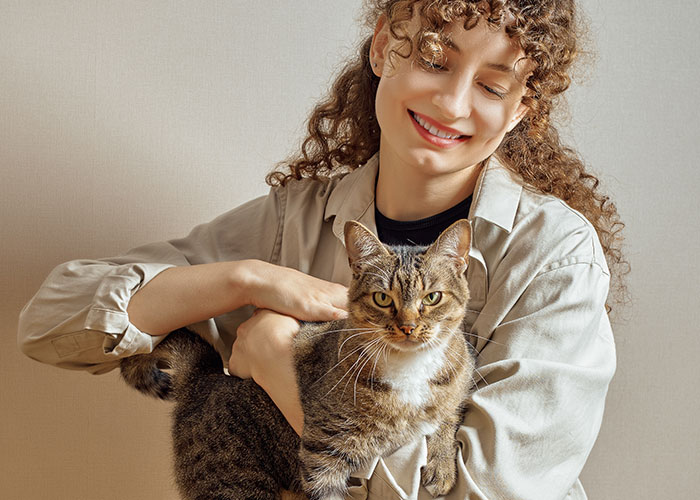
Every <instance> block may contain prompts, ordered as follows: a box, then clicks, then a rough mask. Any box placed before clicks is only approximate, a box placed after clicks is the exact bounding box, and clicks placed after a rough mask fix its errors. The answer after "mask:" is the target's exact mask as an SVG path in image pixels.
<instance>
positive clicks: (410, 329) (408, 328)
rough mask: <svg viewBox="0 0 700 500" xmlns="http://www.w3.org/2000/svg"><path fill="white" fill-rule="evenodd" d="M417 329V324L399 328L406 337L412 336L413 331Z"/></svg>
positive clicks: (405, 324)
mask: <svg viewBox="0 0 700 500" xmlns="http://www.w3.org/2000/svg"><path fill="white" fill-rule="evenodd" d="M415 329H416V324H415V323H404V324H403V325H401V326H400V327H399V330H401V331H402V332H403V333H404V334H406V335H411V334H412V333H413V330H415Z"/></svg>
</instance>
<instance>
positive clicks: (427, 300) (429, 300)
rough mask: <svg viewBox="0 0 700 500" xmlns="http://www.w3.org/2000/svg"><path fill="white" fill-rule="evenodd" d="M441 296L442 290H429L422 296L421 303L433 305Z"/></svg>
mask: <svg viewBox="0 0 700 500" xmlns="http://www.w3.org/2000/svg"><path fill="white" fill-rule="evenodd" d="M441 298H442V292H430V293H429V294H428V295H426V296H425V297H423V305H426V306H434V305H435V304H437V303H438V302H440V299H441Z"/></svg>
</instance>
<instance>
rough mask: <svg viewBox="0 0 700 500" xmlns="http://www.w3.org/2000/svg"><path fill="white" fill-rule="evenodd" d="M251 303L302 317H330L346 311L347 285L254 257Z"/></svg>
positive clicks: (330, 318) (326, 318)
mask: <svg viewBox="0 0 700 500" xmlns="http://www.w3.org/2000/svg"><path fill="white" fill-rule="evenodd" d="M250 303H251V304H253V305H254V306H256V307H258V308H261V309H271V310H274V311H277V312H280V313H282V314H286V315H289V316H293V317H295V318H297V319H300V320H304V321H330V320H334V319H339V318H342V317H344V316H345V315H346V314H347V311H346V308H347V288H346V287H345V286H343V285H340V284H338V283H332V282H330V281H325V280H322V279H319V278H315V277H313V276H309V275H308V274H304V273H302V272H300V271H297V270H295V269H291V268H288V267H282V266H276V265H274V264H269V263H267V262H262V261H255V263H254V265H253V268H252V269H251V284H250Z"/></svg>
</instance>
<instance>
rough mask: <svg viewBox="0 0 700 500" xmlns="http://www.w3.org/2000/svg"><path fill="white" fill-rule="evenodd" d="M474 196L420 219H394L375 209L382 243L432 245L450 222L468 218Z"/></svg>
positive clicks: (375, 217)
mask: <svg viewBox="0 0 700 500" xmlns="http://www.w3.org/2000/svg"><path fill="white" fill-rule="evenodd" d="M471 204H472V197H471V196H469V198H467V199H466V200H463V201H461V202H460V203H458V204H457V205H455V206H454V207H452V208H448V209H447V210H445V211H444V212H440V213H439V214H436V215H431V216H430V217H426V218H425V219H419V220H407V221H403V220H393V219H389V218H388V217H385V216H384V215H382V213H381V212H380V211H379V210H377V208H376V205H375V209H374V219H375V221H376V223H377V235H378V236H379V240H380V241H381V242H382V243H385V244H387V245H421V246H426V245H430V244H431V243H432V242H433V241H435V240H436V239H437V237H438V236H440V233H442V232H443V231H444V230H445V229H447V228H448V227H449V226H450V224H452V223H453V222H456V221H458V220H459V219H466V218H467V215H468V214H469V207H470V206H471Z"/></svg>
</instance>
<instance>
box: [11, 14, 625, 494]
mask: <svg viewBox="0 0 700 500" xmlns="http://www.w3.org/2000/svg"><path fill="white" fill-rule="evenodd" d="M367 23H368V26H369V27H370V30H369V31H368V33H367V35H366V37H365V38H364V40H363V43H362V44H361V46H360V51H359V52H358V54H357V55H356V57H355V58H354V59H353V60H351V61H350V62H349V63H348V65H347V66H346V68H345V69H344V70H343V71H342V72H341V74H340V75H339V76H338V78H337V79H336V81H335V83H334V85H333V88H332V90H331V92H330V95H329V96H328V98H326V100H324V101H323V102H321V103H320V104H319V105H318V106H317V107H316V108H315V109H314V110H313V112H312V115H311V118H310V120H309V132H308V137H307V138H306V139H305V141H304V143H303V145H302V148H301V151H300V152H299V153H298V154H297V155H296V156H293V157H292V158H291V159H289V161H287V162H285V163H284V164H283V165H282V166H280V167H279V168H278V169H277V170H276V171H274V172H272V173H271V174H270V175H269V176H268V182H269V184H270V185H271V187H272V189H271V190H270V193H269V194H268V195H267V196H263V197H260V198H257V199H255V200H252V201H250V202H248V203H246V204H244V205H241V206H239V207H238V208H235V209H233V210H231V211H229V212H227V213H225V214H223V215H221V216H220V217H218V218H216V219H215V220H213V221H211V222H209V223H206V224H202V225H199V226H197V227H196V228H194V229H193V230H192V232H191V233H190V234H189V235H188V236H186V237H184V238H179V239H173V240H170V241H166V242H159V243H153V244H150V245H145V246H142V247H139V248H136V249H134V250H132V251H129V252H127V253H126V254H124V255H121V256H118V257H113V258H109V259H100V260H76V261H71V262H67V263H65V264H62V265H60V266H58V267H57V268H56V269H55V270H54V271H53V272H52V273H51V274H50V276H49V277H48V278H47V280H46V281H45V282H44V284H43V285H42V287H41V288H40V289H39V291H38V292H37V293H36V295H35V296H34V297H33V298H32V299H31V300H30V301H29V303H28V304H27V306H26V307H25V309H24V310H23V312H22V315H21V318H20V324H19V329H20V345H21V347H22V349H23V350H24V352H25V353H26V354H28V355H29V356H31V357H33V358H35V359H38V360H40V361H43V362H46V363H50V364H54V365H57V366H61V367H65V368H73V369H84V370H88V371H91V372H94V373H103V372H106V371H109V370H111V369H113V368H114V367H116V366H118V365H119V364H120V360H122V359H123V358H126V357H129V356H133V355H136V354H145V353H149V352H151V351H152V350H153V349H154V347H155V346H157V345H158V344H159V342H161V341H162V340H163V339H164V337H165V336H166V334H168V333H169V332H170V331H173V330H175V329H178V328H181V327H183V326H191V327H192V328H194V329H196V330H197V332H198V333H199V334H200V335H201V336H203V337H204V338H206V339H207V340H208V341H209V342H210V343H211V344H212V345H213V346H215V347H216V348H217V349H218V351H219V354H220V355H221V356H222V357H224V358H226V359H227V360H228V369H229V372H230V373H231V374H232V375H234V376H238V377H241V378H252V379H253V380H254V381H255V382H256V383H257V384H258V385H259V386H260V387H262V389H263V390H264V391H265V392H266V393H267V395H268V396H269V397H270V398H271V399H272V401H274V403H275V405H276V406H277V407H278V408H279V409H280V410H281V413H282V414H283V416H284V418H285V419H286V421H287V422H288V423H289V424H290V426H291V429H293V430H295V431H296V432H297V433H299V434H301V435H302V440H304V439H305V438H309V436H308V435H306V434H305V432H307V426H306V425H305V424H306V419H308V418H309V415H304V414H303V412H302V408H301V404H300V400H299V393H298V387H297V385H296V383H295V380H297V379H296V378H295V372H294V363H293V358H292V347H291V346H292V339H293V338H294V335H295V334H296V333H297V332H298V329H299V323H298V320H303V321H307V322H311V321H326V320H333V319H337V318H339V317H341V316H343V315H344V314H345V310H346V308H347V307H348V304H347V303H346V288H345V285H347V284H348V283H349V282H350V278H351V274H352V273H351V269H350V268H349V267H348V260H347V254H346V250H345V247H344V244H343V228H344V227H345V225H346V223H347V222H348V221H351V220H357V221H359V222H361V223H363V224H364V225H365V226H366V227H367V228H368V229H369V230H370V231H372V232H376V233H377V234H378V236H379V238H380V239H381V241H382V243H389V242H391V243H394V244H401V245H411V244H415V243H419V244H423V243H426V242H427V243H430V242H432V241H433V240H435V238H438V241H439V237H440V236H439V235H441V234H442V233H443V231H444V229H445V228H447V227H450V225H451V224H453V223H454V222H455V221H456V220H458V219H464V218H467V219H468V220H469V226H470V229H471V230H470V232H469V234H470V235H471V246H470V247H469V250H468V255H463V254H460V255H456V256H454V257H457V258H459V259H462V260H464V259H465V258H467V257H468V259H466V260H468V266H467V267H466V271H464V269H460V271H459V273H460V276H462V277H463V273H464V272H466V278H467V282H468V287H469V297H470V298H469V302H468V305H467V307H466V309H465V310H464V311H463V312H464V313H465V316H464V321H463V322H461V324H462V328H463V329H464V331H463V332H459V331H455V332H452V333H453V334H454V335H456V336H457V337H458V338H460V339H461V338H462V334H464V335H466V337H468V339H469V341H470V342H471V344H472V346H473V348H474V351H475V352H476V353H477V370H478V376H477V377H476V378H477V379H478V380H477V381H476V383H475V387H474V388H473V389H474V391H473V392H470V393H469V394H466V393H465V394H463V397H464V399H463V402H462V403H463V407H464V409H465V412H464V415H463V418H461V422H460V423H459V425H458V428H457V429H456V431H457V433H456V436H457V441H458V445H455V446H453V447H451V448H450V450H451V453H450V454H448V455H445V456H443V457H441V460H443V461H448V462H450V463H451V465H452V468H453V469H455V470H456V471H457V472H456V474H457V479H456V484H455V485H454V488H453V489H451V491H450V492H449V494H448V495H446V496H445V498H449V499H455V500H456V499H464V498H482V499H484V498H488V499H493V498H527V499H533V500H535V499H536V500H542V499H550V498H551V499H559V498H564V497H567V498H570V499H582V498H585V494H584V492H583V487H582V485H581V483H580V481H579V480H578V476H579V474H580V471H581V469H582V467H583V465H584V463H585V461H586V459H587V457H588V455H589V453H590V451H591V448H592V447H593V444H594V442H595V439H596V436H597V433H598V429H599V426H600V422H601V418H602V413H603V408H604V402H605V396H606V393H607V388H608V384H609V382H610V380H611V377H612V375H613V372H614V370H615V349H614V344H613V339H612V331H611V328H610V323H609V321H608V317H607V314H606V309H605V306H606V301H607V299H608V290H609V280H610V276H611V269H612V271H613V273H616V269H617V264H620V263H621V262H622V258H621V255H620V253H619V239H618V236H617V231H618V229H619V222H618V218H617V212H616V210H615V208H614V205H612V204H611V203H609V201H608V199H607V198H606V197H604V196H603V195H601V194H600V193H599V191H598V183H597V179H595V178H594V177H593V176H591V175H590V174H588V173H587V172H586V171H585V169H584V168H583V163H582V161H581V160H580V159H579V158H578V155H577V154H576V153H575V152H573V151H572V150H570V149H567V148H566V147H564V146H563V145H562V144H561V143H560V141H559V138H558V134H557V131H556V129H555V128H554V127H553V125H552V124H551V121H550V112H551V109H552V104H553V102H554V100H555V98H556V96H557V95H559V94H561V93H562V92H563V91H564V90H565V89H566V88H567V87H568V83H569V77H568V74H569V71H570V69H571V65H572V63H573V61H574V59H575V56H576V53H577V45H576V40H577V28H576V8H575V5H574V3H573V2H572V1H571V0H518V1H514V0H512V1H510V0H509V1H505V2H504V1H497V0H493V1H457V0H430V1H425V0H423V1H415V0H413V1H411V0H376V1H373V2H368V9H367ZM438 246H440V245H439V243H438ZM460 248H462V247H460ZM464 248H466V247H464ZM380 271H382V272H384V271H383V270H380ZM429 291H430V293H428V294H427V295H426V294H424V295H420V296H419V295H416V297H418V298H417V299H416V300H417V301H418V302H417V303H411V304H409V306H410V309H411V311H416V314H420V312H421V311H423V310H425V309H429V308H430V307H431V304H440V303H441V302H440V301H441V298H442V297H445V296H447V295H446V294H443V292H447V290H429ZM370 292H379V293H378V294H377V293H373V294H372V295H371V297H372V299H371V301H373V304H375V305H376V306H377V307H379V308H385V309H383V311H384V312H385V313H386V314H388V315H391V314H394V316H398V313H397V312H395V311H394V309H393V308H392V300H393V299H392V297H391V296H388V295H387V294H386V293H385V292H382V291H381V290H372V291H370ZM423 301H427V303H428V304H426V302H423ZM373 307H374V306H373ZM438 307H439V305H438ZM253 310H255V311H256V312H255V313H253ZM394 319H395V318H394ZM401 325H402V326H403V327H405V328H406V330H407V331H408V333H409V334H410V333H411V328H412V327H411V321H405V322H403V323H401ZM404 333H406V332H405V331H404ZM397 335H399V334H398V333H397ZM429 368H432V367H429ZM397 370H398V369H397ZM398 371H400V372H401V373H402V374H407V373H409V372H410V370H406V367H405V366H404V367H402V368H401V369H400V370H398ZM426 373H432V372H431V371H430V370H428V371H427V372H426ZM363 374H364V373H363V372H362V368H361V369H360V370H358V377H360V376H362V375H363ZM366 375H367V376H368V377H370V376H371V375H370V374H366ZM426 381H427V382H429V383H431V384H435V385H440V383H441V382H440V380H439V379H438V380H432V379H430V377H427V378H426ZM228 403H229V402H226V404H228ZM436 405H437V403H436ZM362 411H366V412H368V413H370V412H371V411H372V409H371V407H367V408H363V409H362ZM242 412H243V413H246V409H245V408H243V409H242ZM370 417H371V415H370ZM368 420H369V421H370V422H371V420H372V419H371V418H370V419H368ZM340 421H344V420H343V419H342V418H341V419H340ZM346 425H352V419H350V421H347V422H346ZM214 427H216V425H215V424H213V427H212V432H213V428H214ZM291 429H287V430H288V431H289V432H291ZM266 432H271V433H272V434H271V435H270V436H268V438H267V442H266V444H267V445H274V443H275V442H276V441H275V436H274V432H272V431H271V430H270V429H269V428H267V427H266V426H265V424H264V423H263V422H257V421H256V422H252V423H251V435H250V436H256V435H257V436H261V435H265V433H266ZM241 438H245V439H247V438H249V436H241ZM250 438H251V439H252V437H250ZM433 439H440V437H439V436H438V437H436V435H435V434H433V433H432V431H430V432H426V435H423V436H420V437H419V438H416V439H413V440H412V441H411V442H410V443H407V444H405V445H404V446H402V447H401V448H400V449H398V450H397V451H396V452H395V453H389V454H387V455H386V456H381V457H379V456H378V457H375V460H374V462H372V464H371V466H370V467H368V468H366V469H363V468H361V467H358V464H357V463H354V462H353V461H352V457H350V456H349V455H347V456H346V455H344V454H343V453H342V452H341V453H340V456H341V457H345V458H346V459H347V460H346V461H347V462H348V464H350V465H351V466H353V467H354V468H355V469H356V470H355V471H354V472H355V477H354V482H353V483H352V484H351V485H349V486H350V489H349V492H350V493H351V494H352V495H354V497H355V498H368V499H370V500H374V499H380V498H393V497H395V496H397V495H398V496H401V497H405V498H410V499H417V498H424V497H426V495H427V494H428V491H427V490H426V488H425V487H424V486H421V485H427V486H430V485H431V480H430V479H431V478H426V477H425V474H426V472H425V471H426V470H427V469H430V466H429V464H430V463H433V462H434V461H435V457H434V456H432V454H431V451H430V450H432V449H434V447H433V446H431V443H432V441H431V440H433ZM215 448H216V447H213V448H212V449H207V450H205V451H204V452H206V453H215V452H216V449H215ZM315 451H317V452H318V453H319V454H321V455H322V454H323V453H324V450H322V449H321V450H315ZM273 455H274V453H273ZM346 465H347V464H346ZM221 481H226V478H225V477H223V478H221ZM267 493H268V494H269V495H268V496H264V498H268V497H269V498H273V497H274V496H273V493H275V494H276V492H272V490H270V491H268V492H267ZM211 496H214V495H213V494H212V495H210V497H211ZM261 498H263V497H261ZM314 500H316V499H315V498H314Z"/></svg>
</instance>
